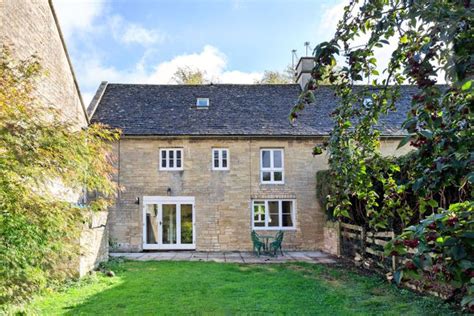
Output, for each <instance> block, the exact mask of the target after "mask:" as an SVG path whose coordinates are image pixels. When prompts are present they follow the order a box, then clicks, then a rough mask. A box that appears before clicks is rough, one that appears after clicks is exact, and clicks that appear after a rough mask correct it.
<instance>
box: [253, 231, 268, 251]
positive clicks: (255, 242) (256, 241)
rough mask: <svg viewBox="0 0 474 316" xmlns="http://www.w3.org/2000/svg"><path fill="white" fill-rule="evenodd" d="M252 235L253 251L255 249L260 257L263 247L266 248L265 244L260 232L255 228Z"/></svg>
mask: <svg viewBox="0 0 474 316" xmlns="http://www.w3.org/2000/svg"><path fill="white" fill-rule="evenodd" d="M250 236H251V237H252V243H253V251H255V253H256V254H257V256H259V257H260V252H261V251H262V248H264V249H265V244H264V243H263V242H261V241H260V238H259V237H258V234H257V233H256V232H255V231H254V230H252V233H251V234H250Z"/></svg>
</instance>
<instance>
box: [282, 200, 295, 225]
mask: <svg viewBox="0 0 474 316" xmlns="http://www.w3.org/2000/svg"><path fill="white" fill-rule="evenodd" d="M281 207H282V221H283V223H282V226H283V227H293V217H292V216H291V215H292V214H291V213H292V210H293V202H291V201H283V202H281Z"/></svg>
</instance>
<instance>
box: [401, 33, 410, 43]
mask: <svg viewBox="0 0 474 316" xmlns="http://www.w3.org/2000/svg"><path fill="white" fill-rule="evenodd" d="M400 43H402V44H406V43H408V36H407V35H406V34H405V35H403V36H402V37H401V38H400Z"/></svg>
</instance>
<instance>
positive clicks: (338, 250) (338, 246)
mask: <svg viewBox="0 0 474 316" xmlns="http://www.w3.org/2000/svg"><path fill="white" fill-rule="evenodd" d="M334 228H335V230H336V239H337V243H336V254H337V255H338V256H340V255H341V247H342V246H341V245H342V240H341V222H340V221H337V222H336V225H335V227H334Z"/></svg>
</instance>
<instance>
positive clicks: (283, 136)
mask: <svg viewBox="0 0 474 316" xmlns="http://www.w3.org/2000/svg"><path fill="white" fill-rule="evenodd" d="M404 137H406V135H381V136H380V139H381V140H388V139H394V140H396V139H402V138H404ZM121 138H129V139H140V138H141V139H161V138H166V139H185V138H206V139H209V138H226V139H228V138H236V139H248V138H258V139H262V138H273V139H275V138H290V139H298V138H301V139H310V138H315V139H316V138H317V139H321V138H329V135H219V134H214V135H130V134H128V135H127V134H122V135H121Z"/></svg>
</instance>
